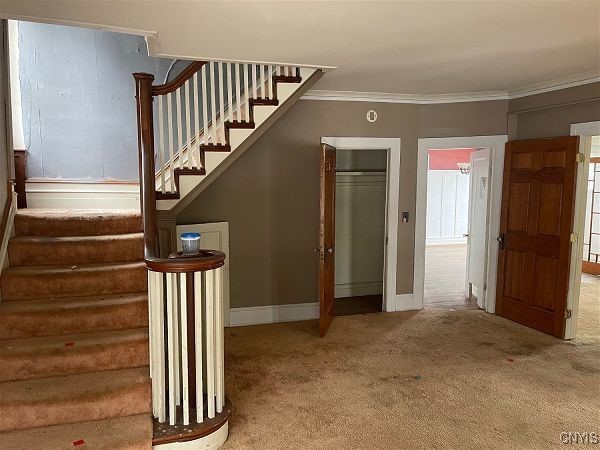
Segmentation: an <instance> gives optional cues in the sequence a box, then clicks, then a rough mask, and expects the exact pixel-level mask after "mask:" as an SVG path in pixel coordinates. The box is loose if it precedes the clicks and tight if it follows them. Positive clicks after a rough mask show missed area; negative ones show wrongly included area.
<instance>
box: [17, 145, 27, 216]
mask: <svg viewBox="0 0 600 450" xmlns="http://www.w3.org/2000/svg"><path fill="white" fill-rule="evenodd" d="M14 161H15V192H16V193H17V208H19V209H21V208H27V193H26V191H25V181H26V180H27V151H26V150H14Z"/></svg>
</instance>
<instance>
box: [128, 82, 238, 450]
mask: <svg viewBox="0 0 600 450" xmlns="http://www.w3.org/2000/svg"><path fill="white" fill-rule="evenodd" d="M134 78H135V82H136V104H137V120H138V146H139V158H140V193H141V210H142V219H143V227H144V256H145V260H146V265H147V268H148V302H149V318H150V319H149V328H150V333H149V334H150V375H151V378H152V409H153V414H154V417H155V419H156V422H157V423H158V424H165V423H167V422H168V424H169V425H171V426H175V425H181V424H183V425H185V426H188V425H191V423H192V422H194V423H195V424H197V426H196V428H195V429H194V430H195V431H194V433H192V434H191V435H190V436H189V437H190V438H191V437H192V436H195V437H201V436H202V435H203V433H207V432H208V431H209V430H213V429H214V426H215V420H217V419H218V420H217V421H219V420H220V421H221V422H222V423H224V421H226V420H227V417H228V414H229V410H228V409H227V408H226V401H225V387H224V368H223V287H222V274H221V271H222V266H223V264H224V261H225V255H224V254H223V253H222V252H219V251H217V250H201V251H200V253H199V254H198V255H197V256H191V257H188V256H183V255H181V254H177V253H175V254H172V255H171V256H170V257H169V258H161V257H160V256H159V254H158V238H157V236H158V234H157V214H156V190H155V185H154V179H155V177H154V173H155V167H154V158H155V156H154V132H153V122H152V97H153V87H152V81H153V76H152V75H149V74H141V73H136V74H134ZM174 81H176V80H174ZM205 421H209V422H210V427H208V428H207V426H204V427H203V426H202V425H206V424H205ZM155 428H156V427H155ZM171 430H172V431H173V433H174V434H173V436H175V437H173V439H176V433H177V428H176V427H175V428H172V429H171ZM169 436H171V434H170V433H169V430H165V433H161V436H160V439H159V440H160V442H161V443H165V442H169V440H168V438H169Z"/></svg>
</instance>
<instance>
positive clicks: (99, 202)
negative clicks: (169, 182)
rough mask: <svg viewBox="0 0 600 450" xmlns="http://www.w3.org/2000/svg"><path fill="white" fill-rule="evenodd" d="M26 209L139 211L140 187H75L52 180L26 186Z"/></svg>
mask: <svg viewBox="0 0 600 450" xmlns="http://www.w3.org/2000/svg"><path fill="white" fill-rule="evenodd" d="M25 191H26V193H27V207H28V208H65V209H79V208H84V209H139V208H140V187H139V184H133V183H78V182H70V181H68V182H65V181H53V180H40V181H27V182H26V183H25Z"/></svg>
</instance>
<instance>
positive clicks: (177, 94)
mask: <svg viewBox="0 0 600 450" xmlns="http://www.w3.org/2000/svg"><path fill="white" fill-rule="evenodd" d="M175 100H176V107H177V152H178V155H179V168H180V169H183V137H182V134H183V123H182V121H181V88H180V89H177V90H176V91H175Z"/></svg>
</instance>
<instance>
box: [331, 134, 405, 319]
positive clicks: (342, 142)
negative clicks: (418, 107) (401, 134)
mask: <svg viewBox="0 0 600 450" xmlns="http://www.w3.org/2000/svg"><path fill="white" fill-rule="evenodd" d="M321 143H322V144H329V145H331V146H332V147H335V148H336V149H337V150H387V155H388V156H387V183H386V217H385V236H386V237H387V245H384V264H383V266H384V269H383V304H382V309H383V311H384V312H393V311H397V310H398V308H397V302H396V297H398V295H397V294H396V267H397V263H398V202H399V199H400V148H401V140H400V138H375V137H335V136H328V137H322V138H321ZM384 244H385V243H384Z"/></svg>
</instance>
